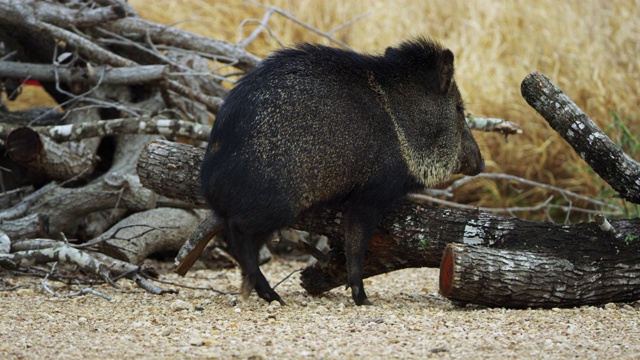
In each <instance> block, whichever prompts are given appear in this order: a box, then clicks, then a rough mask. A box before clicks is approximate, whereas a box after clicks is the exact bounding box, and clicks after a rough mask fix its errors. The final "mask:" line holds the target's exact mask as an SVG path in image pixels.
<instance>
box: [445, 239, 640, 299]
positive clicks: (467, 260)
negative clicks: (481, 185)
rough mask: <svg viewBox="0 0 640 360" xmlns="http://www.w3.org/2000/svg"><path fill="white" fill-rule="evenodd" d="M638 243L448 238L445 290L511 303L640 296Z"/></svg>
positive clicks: (448, 293)
mask: <svg viewBox="0 0 640 360" xmlns="http://www.w3.org/2000/svg"><path fill="white" fill-rule="evenodd" d="M614 243H615V242H614ZM635 243H636V246H633V247H625V249H618V248H616V247H615V246H613V247H612V246H611V245H612V244H611V242H609V241H607V239H606V237H603V238H601V239H599V241H598V240H596V241H595V242H593V243H592V244H589V245H590V246H588V250H587V249H579V250H577V249H576V251H573V250H574V249H567V248H564V249H562V251H553V249H544V250H542V249H535V251H527V250H522V249H518V250H513V249H495V248H491V247H487V246H474V245H465V244H449V245H448V246H447V248H446V249H445V251H444V255H443V257H442V264H441V265H440V294H441V295H443V296H444V297H446V298H448V299H450V300H454V301H458V302H461V303H474V304H480V305H486V306H493V307H495V306H502V307H510V308H529V307H532V308H533V307H536V308H552V307H572V306H582V305H597V304H606V303H609V302H628V301H634V300H637V299H639V298H640V252H639V251H638V250H639V249H638V246H637V243H638V239H636V240H635ZM618 250H623V251H625V252H629V253H622V252H620V253H618ZM567 251H568V252H567Z"/></svg>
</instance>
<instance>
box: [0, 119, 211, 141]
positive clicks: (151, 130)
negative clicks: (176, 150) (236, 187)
mask: <svg viewBox="0 0 640 360" xmlns="http://www.w3.org/2000/svg"><path fill="white" fill-rule="evenodd" d="M18 128H19V126H12V125H7V124H2V123H0V138H2V137H4V135H5V134H10V133H11V132H12V131H14V130H15V129H18ZM29 128H30V129H31V130H32V131H35V132H37V133H38V134H41V135H45V136H47V137H48V138H50V139H51V140H53V141H56V142H65V141H74V140H81V139H87V138H94V137H97V138H100V137H104V136H114V135H125V134H156V135H162V136H164V137H166V138H168V139H174V140H175V139H178V138H186V139H191V140H199V141H206V140H208V139H209V132H211V127H210V126H207V125H202V124H198V123H194V122H191V121H184V120H174V119H164V118H161V117H153V118H151V117H148V116H141V117H136V118H122V119H111V120H96V121H87V122H83V123H75V124H67V125H54V126H31V127H29Z"/></svg>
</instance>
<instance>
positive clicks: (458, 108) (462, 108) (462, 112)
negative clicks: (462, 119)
mask: <svg viewBox="0 0 640 360" xmlns="http://www.w3.org/2000/svg"><path fill="white" fill-rule="evenodd" d="M456 110H457V111H458V114H460V115H462V116H464V106H463V105H456Z"/></svg>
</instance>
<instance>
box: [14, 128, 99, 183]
mask: <svg viewBox="0 0 640 360" xmlns="http://www.w3.org/2000/svg"><path fill="white" fill-rule="evenodd" d="M69 145H73V144H67V146H65V145H63V144H58V143H56V142H54V141H53V140H51V139H50V138H49V137H47V136H43V135H40V134H38V133H37V132H35V131H34V130H33V129H30V128H28V127H19V128H17V129H15V130H13V131H11V132H10V133H9V135H8V136H7V142H6V147H7V153H8V155H9V156H10V157H11V159H12V160H13V161H15V162H16V163H18V164H21V165H24V166H26V167H28V168H29V169H32V170H34V171H36V172H38V173H40V174H43V175H45V176H46V177H48V178H50V179H55V180H68V179H71V178H79V177H82V175H85V176H88V175H90V174H91V173H92V172H93V168H94V166H95V165H96V162H97V159H96V158H95V154H94V153H93V152H92V151H87V149H85V148H84V147H77V146H69ZM76 145H77V144H76Z"/></svg>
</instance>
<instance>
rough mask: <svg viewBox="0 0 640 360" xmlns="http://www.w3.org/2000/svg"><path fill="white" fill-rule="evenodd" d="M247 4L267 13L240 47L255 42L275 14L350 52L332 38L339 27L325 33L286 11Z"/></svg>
mask: <svg viewBox="0 0 640 360" xmlns="http://www.w3.org/2000/svg"><path fill="white" fill-rule="evenodd" d="M248 2H249V3H252V4H254V5H256V6H258V7H261V8H263V9H267V12H266V13H265V16H264V17H263V19H262V21H261V22H259V24H260V26H258V28H257V29H256V30H254V31H253V33H252V34H251V35H250V36H249V37H248V38H247V39H246V40H244V41H239V45H240V46H241V47H245V46H246V45H248V44H249V43H251V42H252V41H253V40H255V38H256V37H257V35H258V34H259V33H260V32H261V31H262V30H263V29H265V28H267V26H266V23H267V21H268V20H269V18H270V17H271V15H272V14H274V13H276V14H279V15H281V16H284V17H285V18H287V19H289V20H291V21H292V22H294V23H296V24H298V25H300V26H302V27H303V28H305V29H307V30H309V31H311V32H313V33H316V34H318V35H320V36H322V37H324V38H326V39H328V40H329V41H331V42H332V43H334V44H336V45H338V46H340V47H342V48H345V49H350V50H351V49H352V48H351V46H349V45H347V44H345V43H344V42H342V41H340V40H338V39H336V38H334V37H333V33H335V32H336V31H337V30H339V29H341V27H339V28H338V29H337V30H336V29H333V30H331V31H330V32H325V31H322V30H319V29H317V28H315V27H313V26H311V25H309V24H307V23H306V22H304V21H302V20H299V19H298V18H296V17H295V16H293V15H292V14H289V13H288V12H286V11H284V10H282V9H280V8H277V7H275V6H266V5H263V4H260V3H258V2H255V1H248ZM362 17H363V15H360V16H358V17H356V18H355V19H352V20H350V21H349V22H347V23H348V24H349V25H350V24H352V23H353V22H355V21H356V20H359V19H361V18H362ZM345 26H346V25H345ZM267 29H268V28H267ZM240 31H242V29H240Z"/></svg>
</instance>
